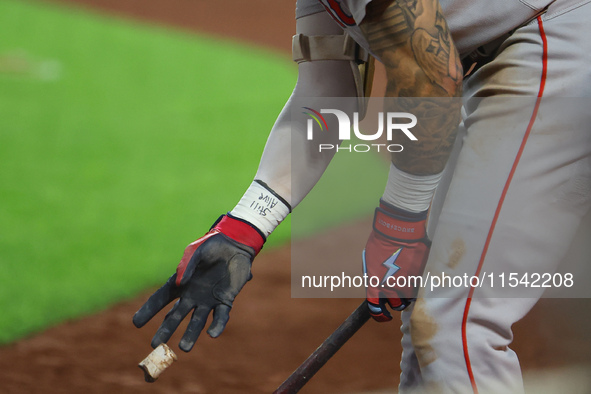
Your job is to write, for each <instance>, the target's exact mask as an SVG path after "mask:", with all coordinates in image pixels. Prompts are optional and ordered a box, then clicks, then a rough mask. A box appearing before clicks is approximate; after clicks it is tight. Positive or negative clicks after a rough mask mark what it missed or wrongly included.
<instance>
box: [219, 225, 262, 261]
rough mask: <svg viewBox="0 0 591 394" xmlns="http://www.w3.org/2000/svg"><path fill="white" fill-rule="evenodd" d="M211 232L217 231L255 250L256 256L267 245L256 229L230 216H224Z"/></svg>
mask: <svg viewBox="0 0 591 394" xmlns="http://www.w3.org/2000/svg"><path fill="white" fill-rule="evenodd" d="M211 230H217V231H219V232H221V233H223V234H224V235H226V236H227V237H229V238H231V239H233V240H234V241H236V242H239V243H241V244H243V245H246V246H249V247H251V248H253V249H254V251H255V256H256V255H257V254H258V253H259V252H260V251H261V249H262V248H263V244H264V243H265V237H264V236H263V235H262V234H261V233H260V232H259V230H258V229H257V228H256V227H254V226H253V225H252V224H250V223H248V222H247V221H245V220H241V219H237V218H234V217H232V216H230V215H223V216H222V217H221V219H220V220H218V221H217V222H216V224H214V226H213V227H212V228H211ZM211 230H210V231H211Z"/></svg>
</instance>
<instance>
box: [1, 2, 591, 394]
mask: <svg viewBox="0 0 591 394" xmlns="http://www.w3.org/2000/svg"><path fill="white" fill-rule="evenodd" d="M72 2H76V3H79V4H83V5H84V6H89V7H93V8H95V9H98V10H101V11H102V12H114V13H117V14H119V15H126V16H129V17H134V18H142V19H145V20H150V21H153V22H155V23H162V24H169V25H175V26H180V27H182V28H184V29H187V30H192V31H199V32H207V33H211V34H216V35H220V36H224V37H232V38H237V39H240V40H243V41H246V42H252V43H257V44H259V45H264V46H267V47H269V48H273V49H277V50H281V51H283V52H284V53H286V55H287V54H288V52H289V50H290V46H291V45H290V37H291V35H292V34H293V31H294V26H295V23H294V21H293V5H294V2H293V1H286V0H281V1H269V0H255V1H249V2H240V1H237V0H233V1H231V2H230V3H231V4H228V2H215V1H210V2H202V1H195V0H141V1H140V0H72ZM247 5H248V6H247ZM222 15H223V17H222ZM269 15H273V17H272V18H271V17H269ZM368 230H369V227H368V222H363V223H353V224H351V225H350V226H347V227H342V228H340V229H339V230H338V231H334V232H331V233H329V234H324V235H322V236H321V237H320V238H319V239H317V240H316V241H315V242H324V241H326V242H328V240H330V239H337V240H339V243H340V244H342V245H343V251H344V252H345V253H349V254H350V255H351V256H357V255H359V252H360V251H359V250H350V251H348V250H347V249H346V246H347V245H350V244H354V242H351V241H350V240H351V239H353V238H358V237H365V236H366V234H367V233H368ZM300 247H302V246H300ZM289 256H290V249H289V247H285V248H281V249H274V250H265V251H263V253H261V255H260V256H259V257H258V258H257V260H256V262H255V266H254V270H253V273H254V279H253V280H252V281H251V282H250V283H248V284H247V286H246V287H245V288H244V290H243V292H242V293H241V294H240V296H239V297H238V298H237V301H236V304H235V308H234V310H233V312H232V319H231V321H230V323H229V325H228V328H227V330H226V332H225V333H224V334H223V335H222V336H221V337H220V338H219V339H217V340H212V339H211V338H208V337H206V336H204V337H202V338H200V340H199V341H198V342H197V345H196V346H195V349H194V350H193V351H192V352H191V353H190V354H185V353H182V352H181V351H180V350H178V348H177V346H176V345H177V343H178V341H179V339H180V336H179V335H175V336H174V337H173V339H172V341H171V342H170V344H171V345H172V348H173V349H174V350H175V352H177V354H178V355H179V361H178V362H176V363H175V364H174V365H173V366H172V367H171V368H170V369H169V370H167V371H166V372H165V373H164V374H163V375H162V376H161V378H160V379H159V380H158V381H157V382H156V383H153V384H148V383H145V382H144V381H143V374H142V372H141V371H140V369H139V368H138V367H137V363H138V362H139V361H141V360H142V359H143V358H144V357H145V356H146V355H147V354H148V353H149V352H150V350H151V348H150V346H149V343H150V340H151V337H152V335H153V333H154V332H155V330H156V328H157V326H158V324H159V322H160V321H161V318H162V315H160V316H159V318H157V319H155V320H156V321H154V322H151V323H149V324H148V325H147V326H146V327H145V328H143V329H141V330H138V329H136V328H135V327H134V326H133V325H132V323H131V317H132V315H133V313H134V312H135V311H136V310H137V309H138V308H139V306H140V305H141V304H142V303H143V302H144V301H145V299H146V298H147V296H148V295H149V294H150V292H149V291H148V292H146V294H144V295H142V296H141V297H139V298H138V299H135V300H131V301H128V302H124V303H121V304H119V305H117V306H115V307H113V308H111V309H109V310H107V311H104V312H102V313H99V314H97V315H94V316H90V317H86V318H83V319H79V320H76V321H71V322H67V323H65V324H63V325H60V326H57V327H53V328H51V329H49V330H47V331H46V332H43V333H41V334H38V335H36V336H33V337H31V338H27V339H24V340H21V341H19V342H17V343H14V344H11V345H9V346H6V347H3V348H0V371H1V372H0V393H85V394H90V393H109V392H111V393H229V394H231V393H264V392H272V391H273V389H275V388H276V387H277V386H278V385H279V384H280V383H281V382H282V381H283V380H284V379H285V378H286V377H287V376H288V375H289V374H290V373H291V372H292V371H293V370H294V369H295V368H296V367H297V366H298V365H299V364H300V363H301V362H302V361H303V360H304V359H305V358H306V357H307V356H308V355H309V354H310V353H311V352H312V351H313V350H314V349H315V348H316V347H317V346H318V345H319V344H320V343H321V342H322V340H323V339H324V338H326V336H328V335H329V334H330V333H331V332H332V331H333V330H334V328H336V327H337V326H338V325H339V324H340V323H341V322H342V320H343V319H344V318H346V317H347V316H348V314H349V313H350V312H351V311H353V309H354V308H355V307H356V306H357V305H358V304H359V302H360V301H361V300H357V299H345V300H338V299H291V298H290V288H289V285H290V265H289ZM310 258H311V259H317V258H318V256H310ZM164 279H165V278H163V280H164ZM590 312H591V302H589V300H542V301H540V303H538V305H537V306H536V307H535V308H534V310H533V311H532V312H531V313H530V314H529V315H528V316H527V317H526V318H525V319H524V320H522V321H520V322H519V323H518V324H516V326H515V337H516V340H515V343H514V345H513V346H512V348H514V349H515V350H516V351H517V353H518V354H519V355H520V359H521V361H522V366H523V368H524V370H526V371H530V370H537V369H549V368H557V367H564V366H574V365H582V364H587V365H589V364H590V357H589V355H590V354H591V340H590V339H589V335H588V333H589V329H590V328H591V319H590V316H591V313H590ZM179 331H181V332H182V331H183V330H182V327H181V329H180V330H179ZM399 360H400V333H399V330H398V325H397V323H389V324H378V323H374V322H370V323H368V324H367V325H366V326H365V327H363V328H362V330H361V331H360V332H359V333H358V334H357V335H356V336H355V337H354V338H353V339H352V340H351V341H350V342H349V343H348V344H347V345H346V346H345V347H344V348H343V349H342V350H341V351H340V352H339V353H338V354H337V355H336V356H335V357H334V358H333V359H332V360H331V361H330V362H329V363H328V364H327V365H326V367H325V368H323V369H322V370H321V372H320V373H319V374H318V375H317V376H316V377H315V378H314V379H312V381H311V382H310V383H309V384H308V386H306V389H305V390H303V391H302V392H307V393H353V392H362V391H370V390H378V389H384V388H389V389H391V390H392V391H394V390H395V389H394V388H395V386H396V385H397V383H398V374H399Z"/></svg>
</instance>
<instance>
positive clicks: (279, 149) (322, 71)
mask: <svg viewBox="0 0 591 394" xmlns="http://www.w3.org/2000/svg"><path fill="white" fill-rule="evenodd" d="M296 26H297V33H298V34H300V33H301V34H306V35H323V34H326V35H329V34H342V32H343V31H342V29H341V28H340V27H339V26H338V25H337V24H336V23H335V22H334V21H333V20H332V18H331V17H330V16H329V15H328V14H327V13H326V12H322V13H318V14H313V15H308V16H306V17H302V18H299V19H298V20H297V24H296ZM356 94H357V93H356V88H355V81H354V79H353V74H352V71H351V65H350V63H349V62H348V61H339V60H322V61H314V62H304V63H300V64H299V66H298V81H297V83H296V86H295V89H294V91H293V93H292V95H291V97H290V99H289V100H288V101H287V103H286V104H285V107H284V108H283V110H282V111H281V113H280V114H279V117H278V118H277V120H276V122H275V125H274V126H273V128H272V130H271V133H270V135H269V138H268V140H267V144H266V146H265V150H264V151H263V155H262V158H261V162H260V164H259V168H258V171H257V174H256V177H255V179H259V180H261V181H263V182H265V183H266V184H267V185H268V186H269V187H270V188H271V189H273V190H274V191H275V192H276V193H277V194H279V195H280V196H282V197H283V198H284V199H285V200H286V201H287V202H288V203H289V204H290V205H291V207H292V208H293V207H296V206H297V205H298V204H299V203H300V202H301V201H302V199H303V198H304V197H305V196H306V194H308V192H309V191H310V190H312V188H313V187H314V185H315V184H316V183H317V182H318V180H319V179H320V177H321V175H322V174H323V173H324V171H325V170H326V168H327V166H328V164H329V162H330V160H331V159H332V157H333V155H331V154H327V153H326V152H323V153H322V154H319V153H318V152H314V151H311V150H309V149H308V146H309V144H308V143H307V140H306V125H305V124H297V123H295V122H292V121H291V119H290V118H291V111H292V106H293V105H294V104H293V99H294V98H296V97H298V98H299V97H303V98H308V97H309V98H314V97H356ZM352 105H355V104H353V101H352ZM296 110H297V108H296ZM350 110H351V111H353V110H355V108H351V109H350ZM329 127H330V126H329ZM327 138H328V140H327V141H325V142H326V143H331V144H334V145H338V143H339V141H338V139H337V135H336V134H335V135H331V136H327ZM292 155H294V157H293V160H292Z"/></svg>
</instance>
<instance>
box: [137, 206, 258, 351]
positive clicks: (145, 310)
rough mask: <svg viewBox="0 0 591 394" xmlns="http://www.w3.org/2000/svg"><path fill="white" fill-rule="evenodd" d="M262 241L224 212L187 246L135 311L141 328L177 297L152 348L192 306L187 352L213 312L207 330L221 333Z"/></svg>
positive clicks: (253, 230) (164, 339) (185, 343)
mask: <svg viewBox="0 0 591 394" xmlns="http://www.w3.org/2000/svg"><path fill="white" fill-rule="evenodd" d="M264 242H265V239H264V237H263V236H262V235H261V234H260V233H259V232H258V230H257V229H256V228H254V227H253V226H252V225H250V224H249V223H246V222H244V221H241V220H239V219H235V218H233V217H230V216H222V217H220V219H218V221H217V222H216V223H215V224H214V226H212V228H211V230H210V231H209V232H208V233H207V234H205V235H204V236H203V237H201V238H199V239H198V240H196V241H195V242H193V243H191V244H190V245H189V246H187V248H186V249H185V252H184V255H183V258H182V259H181V262H180V263H179V265H178V267H177V269H176V273H175V274H174V275H172V276H171V277H170V278H169V279H168V281H167V282H166V283H165V284H164V286H162V287H161V288H160V289H158V290H157V291H156V292H155V293H154V294H153V295H152V296H151V297H150V298H149V299H148V301H146V303H145V304H144V305H143V306H142V307H141V308H140V309H139V310H138V311H137V312H136V313H135V315H134V316H133V323H134V324H135V326H136V327H138V328H140V327H142V326H143V325H144V324H146V323H147V322H148V321H149V320H150V319H152V317H154V316H155V315H156V314H157V313H158V312H159V311H160V310H162V308H164V307H165V306H166V305H168V304H169V303H171V302H172V301H173V300H175V299H177V298H178V299H179V300H178V301H177V302H176V303H175V304H174V306H173V307H172V309H171V310H170V312H168V314H167V315H166V317H165V318H164V322H163V323H162V325H161V326H160V328H159V329H158V330H157V331H156V335H154V338H153V339H152V347H153V348H156V347H157V346H158V345H160V344H161V343H163V342H167V341H168V340H169V339H170V337H171V336H172V334H173V333H174V331H175V330H176V329H177V328H178V326H179V324H180V322H181V320H183V319H184V318H185V317H186V316H187V315H188V314H189V312H190V311H191V310H194V312H193V315H192V317H191V320H190V322H189V324H188V326H187V329H186V331H185V334H184V335H183V337H182V339H181V341H180V343H179V348H180V349H181V350H183V351H185V352H188V351H190V350H191V349H192V348H193V345H195V341H197V338H198V337H199V334H201V331H202V330H203V327H204V326H205V322H206V321H207V317H208V316H209V314H210V312H211V311H213V321H212V323H211V325H210V326H209V329H208V330H207V333H208V334H209V335H210V336H211V337H213V338H216V337H218V336H219V335H220V334H221V333H222V332H223V331H224V328H225V327H226V323H228V319H229V318H230V315H229V313H230V309H232V303H233V301H234V298H235V297H236V295H237V294H238V293H239V292H240V290H241V289H242V287H243V286H244V285H245V284H246V282H248V281H249V280H250V279H251V278H252V274H251V272H250V267H251V264H252V261H253V259H254V257H255V256H256V255H257V253H258V252H259V251H260V250H261V248H262V246H263V243H264Z"/></svg>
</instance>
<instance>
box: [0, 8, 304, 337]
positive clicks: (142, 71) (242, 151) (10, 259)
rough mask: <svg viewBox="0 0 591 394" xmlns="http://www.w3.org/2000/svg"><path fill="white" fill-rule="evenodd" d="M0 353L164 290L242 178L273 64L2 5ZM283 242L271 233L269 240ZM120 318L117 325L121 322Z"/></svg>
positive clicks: (275, 105) (110, 22)
mask: <svg viewBox="0 0 591 394" xmlns="http://www.w3.org/2000/svg"><path fill="white" fill-rule="evenodd" d="M0 37H2V39H1V40H0V304H1V305H2V313H1V314H0V343H7V342H9V341H12V340H14V339H16V338H18V337H21V336H23V335H26V334H28V333H30V332H34V331H36V330H39V329H41V328H44V327H46V326H48V325H52V324H56V323H58V322H60V321H63V320H64V319H67V318H71V317H75V316H79V315H82V314H89V313H92V312H95V311H97V310H99V309H101V308H104V307H106V306H108V305H110V304H112V303H113V302H116V301H118V300H121V299H123V298H126V297H131V296H133V295H134V294H137V293H138V292H140V291H141V290H142V289H145V288H146V287H149V286H153V285H156V284H159V283H160V282H162V281H163V280H164V279H165V278H166V277H167V276H168V275H169V274H170V273H172V272H173V270H174V268H175V266H176V264H177V262H178V259H179V258H180V256H181V254H182V251H183V249H184V247H185V245H186V244H187V243H189V242H191V241H192V240H194V239H195V238H197V237H199V236H200V235H202V234H203V233H204V232H205V231H206V230H207V229H208V228H209V226H210V225H211V223H212V222H213V221H214V220H215V219H216V218H217V216H218V215H219V214H220V213H223V212H225V211H227V210H229V209H231V208H232V207H233V206H234V205H235V203H236V202H237V201H238V199H239V198H240V196H241V195H242V193H243V191H244V190H245V189H246V187H247V186H248V184H249V183H250V181H251V179H252V177H253V175H254V173H255V171H256V166H257V164H258V159H259V156H260V153H261V151H262V147H263V145H264V141H265V140H266V137H267V134H268V130H269V129H270V127H271V125H272V124H273V121H274V119H275V117H276V115H277V113H278V112H279V111H280V109H281V107H282V105H283V103H284V102H285V99H286V98H287V97H288V96H289V93H290V92H291V89H292V87H293V84H294V81H295V72H296V71H295V67H294V66H293V65H292V63H291V62H290V61H289V59H286V58H284V57H279V56H276V55H273V54H271V53H268V52H265V51H262V50H259V49H256V48H248V47H242V46H238V45H233V44H230V43H227V42H220V41H215V40H213V39H207V38H200V37H196V36H193V35H189V34H183V33H180V32H175V31H170V30H165V29H163V28H157V27H151V26H145V25H142V24H138V23H134V22H129V21H123V20H119V19H115V18H107V17H101V16H97V15H92V14H88V13H83V12H80V11H76V10H73V9H67V8H61V7H56V6H49V5H44V4H39V3H31V2H19V1H0ZM288 237H289V225H285V226H282V227H280V229H279V230H278V232H277V233H276V234H274V236H273V237H271V239H270V244H271V246H272V245H273V244H278V243H281V242H283V241H285V240H286V239H287V238H288ZM130 318H131V317H130Z"/></svg>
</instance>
